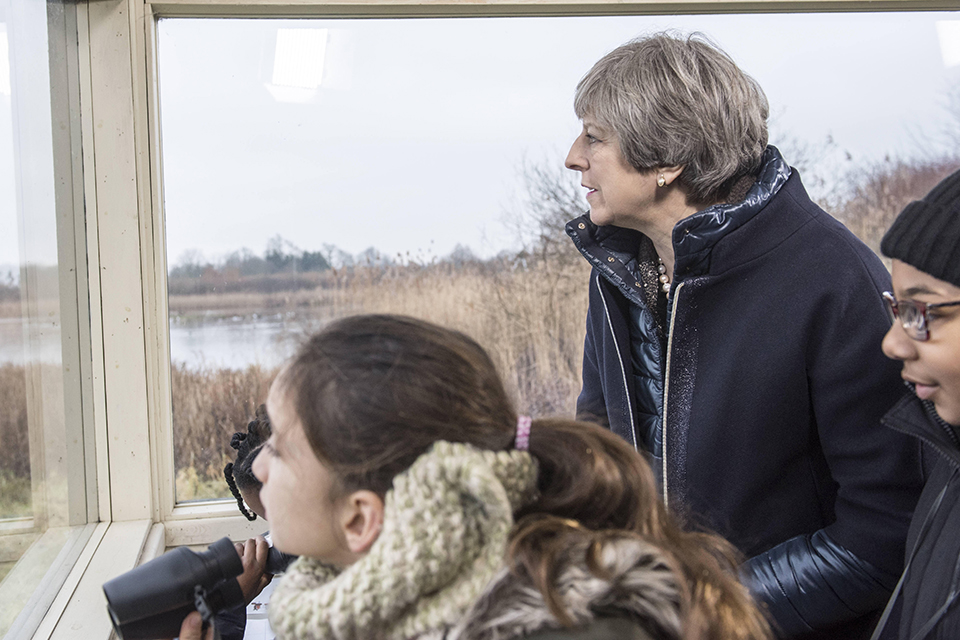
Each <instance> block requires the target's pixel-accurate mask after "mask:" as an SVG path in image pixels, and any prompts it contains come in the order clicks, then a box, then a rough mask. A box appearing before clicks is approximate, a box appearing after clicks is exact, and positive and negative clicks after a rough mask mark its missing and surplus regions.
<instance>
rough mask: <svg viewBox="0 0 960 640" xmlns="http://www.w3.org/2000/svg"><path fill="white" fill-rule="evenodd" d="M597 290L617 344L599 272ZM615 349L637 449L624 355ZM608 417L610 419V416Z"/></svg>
mask: <svg viewBox="0 0 960 640" xmlns="http://www.w3.org/2000/svg"><path fill="white" fill-rule="evenodd" d="M597 291H598V292H600V300H601V301H602V302H603V313H604V317H605V318H606V319H607V327H609V329H610V335H611V337H612V338H613V343H614V345H616V344H617V335H616V334H615V333H614V332H613V321H612V320H611V319H610V309H609V308H608V307H607V298H606V296H604V295H603V287H602V286H600V274H599V273H598V274H597ZM614 351H616V352H617V362H618V363H619V364H620V379H621V380H622V381H623V397H624V398H626V399H627V405H628V406H627V415H628V416H630V439H631V441H632V442H633V448H634V449H637V427H636V425H635V424H633V406H630V387H628V386H627V369H626V367H624V366H623V356H622V355H621V354H620V349H619V348H615V349H614ZM607 419H608V420H609V416H608V418H607ZM637 450H639V449H637Z"/></svg>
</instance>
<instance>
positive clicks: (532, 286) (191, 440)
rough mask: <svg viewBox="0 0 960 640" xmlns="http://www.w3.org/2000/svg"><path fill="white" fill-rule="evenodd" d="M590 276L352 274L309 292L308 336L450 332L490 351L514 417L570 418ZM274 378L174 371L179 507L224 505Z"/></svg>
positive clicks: (513, 271) (254, 372)
mask: <svg viewBox="0 0 960 640" xmlns="http://www.w3.org/2000/svg"><path fill="white" fill-rule="evenodd" d="M581 262H582V264H581ZM588 273H589V269H588V267H587V265H586V263H585V262H583V261H579V262H573V263H571V264H567V265H563V264H559V263H558V264H550V265H548V264H547V263H540V264H538V265H534V266H526V265H523V264H522V263H510V262H508V263H500V264H497V265H495V266H493V265H491V264H490V263H480V262H476V263H468V264H464V265H459V266H454V265H452V264H437V265H430V266H417V265H407V266H390V267H364V268H357V269H353V270H351V271H349V272H341V273H338V274H336V275H334V276H333V278H334V279H333V281H332V283H331V284H332V285H333V286H329V285H328V287H325V288H324V289H323V290H318V291H316V292H315V294H316V295H317V296H318V297H322V298H323V304H322V307H323V314H322V315H320V316H314V317H315V318H318V319H319V321H315V324H316V326H314V327H312V328H317V326H320V325H322V324H324V323H326V322H329V321H330V320H334V319H337V318H342V317H345V316H349V315H354V314H358V313H393V314H403V315H411V316H415V317H418V318H422V319H424V320H429V321H431V322H436V323H438V324H441V325H444V326H447V327H450V328H453V329H457V330H459V331H462V332H464V333H466V334H468V335H470V336H472V337H473V338H474V339H476V340H477V341H478V342H479V343H480V344H481V345H482V346H483V347H484V348H485V349H487V351H488V352H489V353H490V355H491V357H492V358H493V360H494V362H495V364H496V365H497V367H498V369H499V371H500V372H501V375H502V376H503V377H504V380H505V383H506V385H507V388H508V389H509V390H510V391H511V393H512V394H513V396H514V398H515V399H516V403H517V407H518V410H519V411H520V412H522V413H529V414H531V415H534V416H545V415H557V414H562V415H568V416H572V415H573V412H574V402H575V399H576V394H577V392H578V391H579V388H580V361H581V355H582V354H581V351H582V347H583V337H584V317H585V315H586V304H587V296H586V291H585V289H586V282H587V276H588ZM297 294H298V295H297V296H296V298H295V299H296V304H297V306H303V305H304V303H305V302H306V301H305V300H304V297H303V292H297ZM230 295H236V294H230ZM243 302H244V305H245V306H246V305H248V304H249V303H251V302H254V300H252V299H251V298H246V299H244V301H243ZM268 304H269V303H268ZM271 308H275V307H271ZM238 348H242V345H238ZM276 373H277V370H276V369H265V368H262V367H260V366H249V367H247V368H246V369H243V370H233V369H217V368H211V367H207V366H201V367H188V366H186V365H183V364H174V366H173V367H172V369H171V383H172V394H173V424H174V429H173V432H174V455H175V460H176V463H175V464H176V472H177V496H178V499H179V500H190V499H199V498H209V497H225V496H228V495H229V493H228V491H227V487H226V484H225V483H224V482H223V481H222V469H223V466H224V464H225V463H226V462H228V461H229V460H231V459H232V456H233V454H234V452H233V450H232V449H230V447H229V442H230V437H231V435H232V434H233V433H234V432H235V431H242V430H245V428H246V424H247V421H248V420H249V419H250V417H251V416H252V415H253V412H254V410H255V409H256V406H257V405H258V404H259V403H261V402H263V401H264V400H265V398H266V393H267V390H268V388H269V385H270V383H271V382H272V380H273V378H274V376H275V375H276Z"/></svg>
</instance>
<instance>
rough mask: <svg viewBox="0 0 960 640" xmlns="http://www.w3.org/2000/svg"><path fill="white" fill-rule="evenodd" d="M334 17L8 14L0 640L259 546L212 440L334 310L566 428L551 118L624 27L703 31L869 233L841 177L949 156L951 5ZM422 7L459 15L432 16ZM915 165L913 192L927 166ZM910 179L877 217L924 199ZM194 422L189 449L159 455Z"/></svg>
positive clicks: (161, 10) (221, 443)
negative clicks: (419, 323)
mask: <svg viewBox="0 0 960 640" xmlns="http://www.w3.org/2000/svg"><path fill="white" fill-rule="evenodd" d="M816 2H817V0H813V2H812V3H808V5H807V6H818V5H816ZM344 6H347V5H345V4H343V3H341V4H338V5H328V4H325V3H324V2H322V1H321V0H317V1H316V2H314V3H311V2H309V1H307V2H301V1H292V0H291V1H289V2H286V3H285V0H270V1H269V2H266V1H265V2H250V3H248V4H246V5H244V4H239V3H232V2H230V3H227V2H222V1H220V0H192V1H191V0H169V1H168V2H150V1H149V0H119V1H115V2H66V1H65V0H64V2H59V1H55V2H48V3H38V2H35V1H34V0H9V1H8V2H6V3H0V397H2V398H3V400H2V402H6V403H7V405H3V406H0V411H2V412H3V415H0V602H3V603H4V613H3V614H0V629H3V630H4V631H5V632H7V633H8V636H7V637H11V638H20V637H25V638H26V637H36V638H40V639H43V640H46V639H47V638H74V637H89V638H106V637H108V635H109V633H110V624H109V621H108V619H107V616H106V615H105V613H104V611H103V606H102V605H103V600H102V594H101V590H100V586H101V584H102V583H103V582H104V581H106V580H108V579H110V578H112V577H114V576H116V575H118V574H119V573H121V572H123V571H125V570H127V569H130V568H132V567H133V566H135V564H136V563H138V562H141V561H143V560H145V559H148V558H149V557H151V556H152V555H153V554H155V553H158V552H160V551H162V550H163V548H164V547H165V546H174V545H182V544H192V545H206V544H209V543H210V542H213V541H214V540H216V539H217V538H219V537H221V536H223V535H230V536H233V537H235V538H241V537H244V536H247V535H251V534H255V533H260V532H261V531H262V523H252V524H250V523H246V521H244V520H243V518H242V517H241V516H240V515H239V514H238V513H237V511H236V508H235V506H234V504H232V503H231V502H229V501H224V500H210V498H215V497H217V496H221V497H222V496H224V495H225V493H226V492H225V490H224V489H225V485H224V484H223V483H222V482H221V479H220V477H219V472H220V469H221V468H222V462H223V461H224V459H225V457H227V456H229V455H230V454H231V453H232V451H231V450H230V449H229V446H228V445H227V443H228V442H229V435H230V434H231V433H232V432H233V431H235V430H238V429H240V428H242V427H243V422H244V420H245V419H246V418H247V417H248V416H249V414H250V413H251V411H252V409H253V406H254V404H255V403H256V402H257V401H259V400H260V399H262V391H263V389H264V387H265V385H266V384H267V383H268V381H269V379H270V375H271V374H272V371H273V370H274V369H275V368H276V366H277V365H278V364H279V363H280V361H281V360H282V357H284V356H285V355H286V354H288V353H289V352H290V350H291V348H292V347H293V346H294V345H295V344H296V343H297V341H298V340H299V339H300V338H302V336H304V335H306V334H307V333H308V332H309V331H312V330H313V329H315V328H317V327H318V326H321V325H322V323H323V322H325V321H327V320H328V319H329V318H331V317H334V316H336V315H340V314H344V313H351V312H361V311H391V312H402V313H412V314H414V315H421V316H425V317H428V318H430V319H433V320H437V321H440V322H443V323H445V324H451V325H454V326H458V327H460V328H463V329H465V330H467V331H468V332H470V333H472V334H474V335H476V336H477V337H478V338H479V339H480V340H481V341H482V342H484V344H485V345H486V346H488V347H491V345H493V346H495V347H496V349H495V350H496V352H497V358H498V359H499V362H500V366H501V368H502V369H503V372H504V373H505V374H506V375H507V376H508V378H510V379H511V384H512V386H513V389H514V391H515V393H516V395H517V397H518V399H519V403H520V404H521V407H522V408H523V409H525V410H528V411H530V412H531V413H533V414H534V415H543V414H545V413H547V412H550V411H569V407H570V403H571V402H572V399H573V397H574V396H575V394H576V392H577V388H578V385H579V370H578V369H579V367H578V360H579V351H580V348H581V344H580V340H581V336H580V333H579V332H580V331H581V330H582V328H581V325H582V324H583V322H582V317H583V306H584V305H585V304H586V295H585V291H584V290H583V289H584V280H585V272H584V267H585V265H584V264H583V263H582V262H583V261H582V260H579V259H578V258H577V257H576V256H573V259H570V252H569V245H568V242H567V240H566V239H565V237H564V236H563V235H562V231H560V224H559V223H560V221H562V220H563V219H565V218H569V217H573V215H575V214H576V213H577V212H578V210H580V209H582V208H583V207H584V206H585V205H584V203H583V201H582V195H581V193H580V189H579V186H578V184H577V179H576V175H574V174H572V173H570V172H566V171H565V170H563V169H561V168H560V163H561V160H562V157H563V155H564V154H565V152H566V148H567V146H568V144H569V141H570V138H571V137H572V136H573V135H574V134H575V132H576V131H577V128H578V123H577V122H576V119H575V118H574V117H573V114H572V112H571V109H570V100H571V97H572V93H573V87H574V85H575V83H576V80H577V79H578V78H579V77H580V76H581V75H582V74H583V73H584V72H585V71H586V70H587V69H588V68H589V66H590V65H591V64H592V63H593V62H594V61H595V60H596V59H598V58H599V57H600V56H601V55H602V54H603V53H604V52H605V51H607V50H609V49H610V48H612V47H614V46H616V45H617V44H619V43H620V42H623V41H625V40H626V39H628V38H629V37H631V36H633V35H635V34H636V33H639V32H641V31H647V30H651V29H657V28H667V27H674V28H679V29H682V30H691V29H701V30H703V31H705V32H706V33H708V34H709V35H711V36H712V37H714V38H715V39H716V40H717V42H718V43H719V44H720V45H721V46H723V47H725V48H726V49H727V50H728V51H730V52H731V53H732V54H733V55H734V57H735V58H736V60H737V61H738V63H740V64H741V65H742V66H743V67H744V68H746V69H747V70H748V71H749V72H751V73H752V74H754V75H755V76H756V77H757V79H758V80H759V81H760V83H761V85H762V86H763V87H764V88H765V90H766V91H767V93H768V95H769V97H770V99H771V104H772V106H773V118H772V134H773V136H772V138H773V141H774V142H775V143H778V144H780V145H781V146H782V147H783V149H784V151H785V154H786V155H787V157H788V159H789V160H790V161H791V162H792V163H793V164H794V165H796V166H798V167H799V168H800V169H801V172H802V173H803V176H804V180H805V182H806V183H807V184H808V186H813V187H814V189H813V191H814V193H815V195H816V196H818V197H820V198H822V199H824V200H825V201H827V202H828V203H830V204H832V205H836V207H835V208H834V209H833V210H834V211H835V212H839V213H843V215H844V216H848V217H846V218H844V219H845V220H848V223H849V224H851V225H853V224H854V223H856V224H860V227H859V228H861V231H862V232H863V235H864V236H865V237H866V236H868V235H869V233H870V228H871V227H870V225H871V224H873V225H874V227H877V226H881V227H882V226H883V225H877V224H876V216H875V214H874V213H872V211H874V209H875V207H874V204H875V203H873V201H871V203H870V204H869V206H867V205H863V203H864V202H866V200H863V199H861V200H859V201H857V202H859V203H861V204H858V205H857V206H853V205H851V202H853V201H852V200H850V198H849V197H848V196H849V195H850V190H847V189H844V185H847V184H852V183H851V182H850V180H849V178H851V176H853V177H855V176H856V175H860V176H861V177H864V176H866V177H869V175H868V174H869V173H870V171H873V170H874V169H876V168H877V167H879V168H880V169H883V168H884V167H886V168H887V169H890V170H891V171H888V173H886V174H882V175H880V177H881V178H884V177H885V176H889V175H892V170H894V169H898V168H900V167H901V166H902V165H901V163H899V160H901V159H902V160H904V161H905V162H904V163H902V164H903V165H906V167H907V169H910V165H916V164H918V163H919V164H922V163H923V162H926V160H925V159H924V158H926V159H927V160H929V159H931V158H933V159H934V160H937V161H939V159H943V158H944V157H945V156H949V155H950V151H951V150H955V149H956V148H958V144H957V143H958V139H960V136H958V135H957V122H958V119H957V116H956V115H955V113H956V108H957V103H956V102H951V99H956V98H955V97H954V98H951V96H956V94H955V93H952V92H953V91H955V88H956V86H957V84H958V82H960V77H958V73H960V66H958V64H957V63H958V60H957V51H956V48H955V45H956V42H958V41H960V39H958V37H957V34H956V31H957V24H958V22H960V14H958V13H956V12H953V13H933V12H931V13H901V14H836V13H832V14H803V15H761V14H755V15H717V16H659V17H631V16H618V17H552V18H546V17H534V16H535V15H545V14H554V15H557V14H565V13H577V14H585V13H590V12H592V11H594V9H595V8H599V9H600V10H605V11H608V10H610V9H611V7H614V5H611V4H609V3H602V4H594V3H590V2H587V3H584V4H579V5H571V4H566V3H559V2H556V3H551V2H547V3H541V2H536V3H533V2H526V1H521V2H517V3H515V4H508V3H504V2H497V3H491V4H477V3H467V4H464V3H457V2H453V1H451V2H450V3H448V4H437V3H430V4H411V3H407V4H401V3H399V2H397V1H394V0H384V3H383V4H375V3H374V2H370V3H366V2H358V3H349V6H350V7H351V9H350V11H351V12H352V13H351V19H346V18H345V17H344V16H343V15H342V14H338V13H337V12H341V11H342V9H343V7H344ZM662 6H663V5H659V4H654V5H651V4H645V2H644V1H643V0H630V1H628V2H625V3H618V4H617V5H616V7H615V8H616V10H617V11H621V12H627V13H629V12H638V13H639V12H644V11H647V10H649V9H650V8H651V7H653V9H654V10H659V8H661V7H662ZM685 6H686V7H687V8H690V9H699V10H704V9H708V8H712V7H714V6H717V7H718V10H719V11H727V10H729V9H730V8H731V7H733V8H736V9H737V10H756V9H760V10H763V9H765V8H766V7H767V6H768V5H764V4H763V3H754V2H747V3H746V4H745V3H737V4H736V5H727V4H724V3H715V4H714V3H706V2H703V3H697V4H696V5H685ZM823 6H825V7H826V8H828V9H829V10H830V11H835V10H837V9H844V8H850V9H851V10H870V9H871V8H872V7H873V3H869V2H859V1H857V0H854V1H851V2H836V1H835V0H829V1H828V2H825V4H824V5H823ZM898 6H901V7H905V8H912V7H915V6H916V3H911V2H902V3H900V4H899V5H898ZM926 6H930V5H929V4H927V5H926ZM440 15H445V16H451V17H453V18H456V19H452V18H445V19H439V18H430V17H427V16H440ZM481 15H488V16H494V15H495V16H500V17H486V18H484V17H479V16H481ZM520 15H522V16H526V17H510V18H508V17H506V16H520ZM284 16H286V17H287V18H289V17H292V16H296V17H297V18H304V17H306V18H309V19H297V20H292V19H281V18H283V17H284ZM358 16H371V17H372V16H375V17H376V18H377V19H366V20H359V19H355V18H357V17H358ZM415 16H423V17H415ZM468 16H469V17H468ZM195 18H203V19H195ZM234 18H237V19H234ZM239 18H244V19H239ZM251 18H256V19H251ZM334 18H336V19H334ZM394 18H397V19H394ZM399 18H404V19H402V20H401V19H399ZM534 43H535V44H534ZM878 43H879V44H878ZM841 45H843V46H841ZM205 46H206V48H204V47H205ZM378 47H379V50H378V49H377V48H378ZM758 52H759V53H758ZM295 59H299V60H310V61H311V64H305V65H303V66H298V65H292V64H290V63H289V61H290V60H295ZM441 62H447V63H448V66H446V67H445V66H444V65H443V64H440V63H441ZM874 69H881V70H882V75H881V77H880V78H879V79H877V77H876V76H875V75H873V73H874ZM531 70H533V71H531ZM811 70H813V71H812V72H811ZM905 101H908V102H909V105H910V106H909V108H904V102H905ZM947 107H949V108H952V109H953V110H954V111H953V112H952V113H954V115H951V111H950V110H949V108H947ZM504 114H506V115H508V116H509V117H508V118H506V119H504V118H502V116H503V115H504ZM198 122H200V123H203V124H204V125H205V126H204V127H203V128H201V129H199V130H198V129H197V128H196V126H195V125H196V123H198ZM949 145H952V146H949ZM944 149H946V150H944ZM921 150H922V151H921ZM924 151H925V152H926V153H927V155H926V156H924V155H923V152H924ZM848 152H849V156H848ZM887 154H889V155H890V157H891V161H890V162H885V161H884V157H885V156H886V155H887ZM848 157H849V159H848ZM950 161H955V158H954V159H953V160H950ZM928 165H929V167H928V168H931V171H933V173H931V174H930V175H929V176H928V177H927V178H925V179H932V178H931V176H933V175H934V173H935V172H936V171H939V170H941V169H942V167H939V165H936V162H933V161H931V162H929V163H928ZM944 166H945V165H944ZM938 167H939V168H938ZM914 168H916V167H914ZM860 169H865V170H864V171H862V172H861V173H859V174H858V173H857V171H859V170H860ZM867 170H869V171H867ZM912 177H916V173H915V172H914V173H910V172H909V171H908V172H907V173H904V174H903V175H902V176H901V178H903V180H901V183H903V184H906V183H908V182H910V180H908V179H907V178H911V179H912ZM898 179H899V178H898ZM856 184H857V186H861V185H868V181H867V180H866V178H864V179H863V180H862V181H861V182H859V183H856ZM883 184H884V185H890V184H893V183H891V182H890V181H889V180H888V181H886V182H883ZM897 184H900V183H897ZM911 184H912V185H913V186H911V187H910V188H906V187H905V188H904V189H901V191H900V192H899V195H896V197H897V198H901V199H902V198H903V197H906V195H905V194H908V193H912V192H911V191H910V189H913V192H917V191H919V192H920V193H922V192H923V191H925V189H924V188H923V186H922V185H920V183H918V182H916V181H914V182H913V183H911ZM931 184H932V183H931ZM868 186H869V185H868ZM928 186H929V185H928ZM888 191H889V190H888ZM884 193H887V192H886V191H885V192H884ZM897 202H898V201H897V200H896V198H893V199H888V200H887V201H883V202H881V204H882V207H884V208H885V209H884V210H894V209H896V210H899V207H900V205H898V204H897ZM861 205H863V206H861ZM858 207H859V208H858ZM871 207H874V209H871ZM858 216H859V217H858ZM858 221H859V222H858ZM861 222H862V224H861ZM410 230H413V231H414V233H413V234H411V233H409V231H410ZM417 231H419V233H416V232H417ZM458 244H459V245H460V246H458ZM328 245H329V246H328ZM370 247H373V250H372V251H369V252H368V251H366V250H367V249H368V248H370ZM244 248H246V249H247V250H246V251H244ZM386 258H389V262H388V261H387V260H386ZM351 263H352V264H353V267H352V268H351V266H350V265H351ZM545 293H548V294H550V295H544V294H545ZM551 295H552V298H551V297H550V296H551ZM211 301H213V302H214V304H211ZM449 301H456V302H457V304H452V303H450V304H448V302H449ZM557 309H563V310H564V312H563V314H558V313H556V310H557ZM507 311H509V313H507ZM288 314H292V315H288ZM235 318H236V319H235ZM537 322H540V323H541V324H535V323H537ZM237 345H243V348H242V349H241V348H236V346H237ZM251 365H254V370H253V372H252V373H251ZM257 367H259V369H257ZM224 370H226V373H224ZM231 371H232V372H233V373H231ZM178 372H179V373H178ZM197 372H200V373H201V374H204V375H207V374H209V375H213V376H221V378H222V380H223V384H221V385H219V386H217V387H216V388H217V389H219V391H217V394H219V395H220V396H222V398H223V400H222V401H221V406H226V407H229V408H230V410H231V411H232V412H233V413H229V414H228V413H221V414H218V415H213V414H212V406H213V403H209V402H206V401H207V400H209V398H206V397H201V398H200V400H203V402H200V401H197V397H198V394H197V393H196V391H193V392H186V391H184V390H183V387H184V385H185V384H186V383H185V382H184V381H187V382H189V379H190V376H193V375H195V374H196V373H197ZM181 374H183V375H181ZM201 382H202V380H201ZM196 387H197V385H196V384H194V389H196ZM217 394H213V393H211V394H206V395H207V396H211V397H212V396H215V395H217ZM191 403H192V404H191ZM191 406H192V409H190V410H191V411H194V414H190V413H184V410H185V409H188V408H190V407H191ZM204 412H206V414H209V415H201V414H204ZM194 416H200V417H199V418H198V420H199V422H198V424H201V423H202V425H204V426H203V429H202V431H203V432H204V433H206V435H207V436H208V438H207V440H206V441H203V442H199V443H197V442H194V443H192V444H190V445H185V444H184V442H178V439H179V440H183V441H185V442H186V441H189V440H190V438H189V437H185V436H183V434H182V433H180V429H179V426H178V425H184V424H187V423H189V422H192V421H193V420H194ZM171 425H174V427H173V428H171ZM211 425H212V426H211ZM186 433H189V431H188V432H186ZM24 440H25V441H26V445H24V444H23V441H24ZM24 446H26V447H27V448H26V451H27V453H26V454H23V453H20V454H18V455H15V456H11V455H9V454H8V451H9V450H15V451H18V452H23V451H24ZM18 447H19V448H18ZM175 454H176V455H175ZM191 469H192V475H191V471H190V470H191ZM178 480H179V484H178V483H177V481H178ZM18 558H19V560H18ZM28 563H32V564H29V566H28ZM4 571H7V572H8V573H6V574H5V577H4V574H3V572H4ZM10 603H12V605H11V604H10ZM3 616H6V617H3ZM8 629H9V631H7V630H8Z"/></svg>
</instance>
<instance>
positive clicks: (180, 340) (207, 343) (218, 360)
mask: <svg viewBox="0 0 960 640" xmlns="http://www.w3.org/2000/svg"><path fill="white" fill-rule="evenodd" d="M314 326H316V322H315V321H309V320H305V319H303V318H300V317H297V316H295V315H293V314H275V315H271V316H266V317H259V316H253V317H250V316H230V317H217V318H204V319H199V320H198V319H193V318H192V319H190V320H181V319H179V318H176V317H173V318H170V360H171V361H173V362H178V363H185V364H187V366H189V367H200V366H205V367H213V368H229V369H243V368H245V367H247V366H249V365H251V364H259V365H261V366H264V367H275V366H278V365H280V364H281V363H283V361H284V360H286V359H287V358H289V357H290V356H292V355H293V353H294V352H295V351H296V349H297V346H299V344H300V343H301V342H302V341H303V340H304V339H305V338H306V337H307V336H308V335H309V334H310V331H311V328H312V327H314Z"/></svg>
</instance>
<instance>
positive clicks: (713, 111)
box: [574, 32, 770, 202]
mask: <svg viewBox="0 0 960 640" xmlns="http://www.w3.org/2000/svg"><path fill="white" fill-rule="evenodd" d="M574 110H575V111H576V113H577V116H578V117H579V118H581V119H583V118H584V117H585V116H590V117H592V118H593V119H595V120H596V121H597V124H599V125H601V126H603V127H605V128H608V129H612V130H613V131H615V132H616V134H617V136H618V138H619V139H620V150H621V152H622V153H623V156H624V158H625V159H626V160H627V162H629V163H630V164H631V165H632V166H633V167H634V168H635V169H637V170H638V171H649V170H651V169H654V168H655V167H670V166H676V165H683V166H684V171H683V173H682V174H681V176H680V180H681V182H682V183H683V184H684V185H685V186H686V187H687V189H688V195H689V197H690V198H691V199H692V200H694V201H695V202H715V201H720V200H723V199H724V198H725V197H726V196H727V195H728V194H729V192H730V188H731V187H732V186H733V184H734V183H735V182H736V181H737V179H739V178H740V177H742V176H744V175H747V174H752V173H755V172H756V171H757V169H758V168H759V166H760V161H761V158H762V156H763V152H764V149H766V146H767V117H768V115H769V113H770V106H769V104H768V102H767V97H766V95H764V93H763V89H761V88H760V85H758V84H757V82H756V80H754V79H753V78H751V77H750V76H748V75H747V74H746V73H744V72H743V71H742V70H741V69H740V68H739V67H738V66H737V65H736V63H735V62H734V61H733V60H732V59H731V58H730V56H729V55H727V54H726V53H725V52H723V51H721V50H720V48H719V47H717V46H716V45H714V44H713V43H711V42H710V41H709V40H708V39H707V38H706V36H704V35H703V34H700V33H693V34H690V35H689V36H686V37H684V36H681V35H678V34H674V33H670V32H663V33H656V34H653V35H650V36H645V37H641V38H638V39H636V40H632V41H630V42H628V43H626V44H624V45H622V46H620V47H617V48H616V49H614V50H613V51H611V52H610V53H608V54H607V55H605V56H604V57H603V58H601V59H600V61H599V62H597V63H596V64H595V65H593V68H592V69H590V71H589V72H587V75H585V76H584V77H583V79H582V80H580V82H579V84H577V92H576V96H575V98H574Z"/></svg>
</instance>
